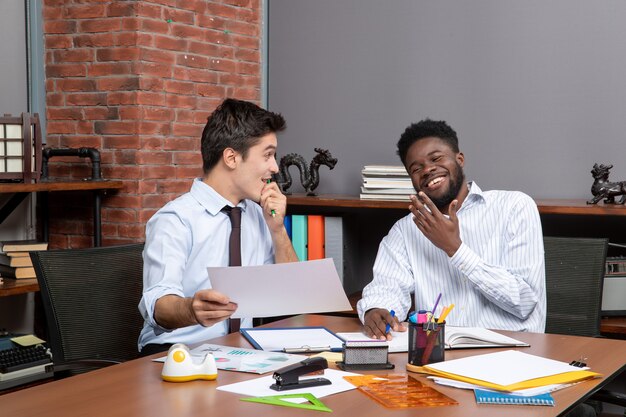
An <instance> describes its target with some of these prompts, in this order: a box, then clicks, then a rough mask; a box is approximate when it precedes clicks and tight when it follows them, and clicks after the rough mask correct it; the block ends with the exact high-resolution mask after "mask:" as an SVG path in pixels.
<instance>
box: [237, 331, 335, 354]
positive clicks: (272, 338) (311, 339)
mask: <svg viewBox="0 0 626 417" xmlns="http://www.w3.org/2000/svg"><path fill="white" fill-rule="evenodd" d="M240 332H241V334H242V335H243V337H245V338H246V340H247V341H248V342H250V344H251V345H252V346H254V348H255V349H259V350H266V351H274V352H285V353H315V352H327V351H330V352H341V351H342V350H343V343H344V340H343V339H341V338H340V337H339V336H337V335H336V334H335V333H333V332H331V331H330V330H328V329H327V328H326V327H274V328H258V329H253V328H246V329H240Z"/></svg>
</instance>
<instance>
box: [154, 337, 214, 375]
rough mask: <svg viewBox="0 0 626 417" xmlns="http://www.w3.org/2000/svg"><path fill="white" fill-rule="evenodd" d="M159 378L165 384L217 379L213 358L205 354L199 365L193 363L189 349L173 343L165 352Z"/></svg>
mask: <svg viewBox="0 0 626 417" xmlns="http://www.w3.org/2000/svg"><path fill="white" fill-rule="evenodd" d="M161 378H162V379H163V381H167V382H188V381H194V380H196V379H204V380H207V381H213V380H215V379H217V367H216V366H215V358H214V357H213V355H211V354H210V353H207V354H206V355H204V358H203V359H202V361H201V362H200V363H194V362H193V359H192V356H191V352H189V348H188V347H187V346H186V345H184V344H182V343H175V344H173V345H172V346H171V347H170V348H169V350H168V351H167V358H166V359H165V363H164V364H163V370H162V371H161Z"/></svg>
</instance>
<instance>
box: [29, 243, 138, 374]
mask: <svg viewBox="0 0 626 417" xmlns="http://www.w3.org/2000/svg"><path fill="white" fill-rule="evenodd" d="M143 246H144V245H143V243H139V244H131V245H123V246H109V247H98V248H90V249H68V250H54V251H42V252H31V253H30V257H31V259H32V261H33V266H34V267H35V271H36V273H37V280H38V282H39V287H40V291H41V298H42V304H43V307H44V312H45V316H46V324H47V331H48V341H49V346H50V349H51V351H52V358H53V362H54V375H55V377H64V376H68V375H73V374H77V373H82V372H86V371H88V370H91V369H94V368H99V367H103V366H108V365H112V364H115V363H120V362H123V361H126V360H129V359H134V358H136V357H137V356H138V352H137V339H138V337H139V332H140V331H141V328H142V325H143V318H142V317H141V315H140V314H139V310H138V309H137V305H138V304H139V300H140V299H141V294H142V286H143V279H142V272H143V259H142V251H143Z"/></svg>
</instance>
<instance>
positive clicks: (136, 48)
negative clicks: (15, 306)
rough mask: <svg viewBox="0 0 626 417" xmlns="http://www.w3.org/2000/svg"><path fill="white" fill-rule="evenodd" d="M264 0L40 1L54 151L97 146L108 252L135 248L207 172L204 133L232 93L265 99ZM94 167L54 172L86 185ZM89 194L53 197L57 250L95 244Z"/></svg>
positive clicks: (71, 164)
mask: <svg viewBox="0 0 626 417" xmlns="http://www.w3.org/2000/svg"><path fill="white" fill-rule="evenodd" d="M260 1H261V0H225V1H204V0H144V1H140V0H137V1H131V0H129V1H121V0H117V1H107V0H44V8H43V16H44V33H45V62H46V68H45V71H46V104H47V119H48V124H47V144H48V145H49V146H51V147H72V148H76V147H82V146H88V147H95V148H97V149H98V150H100V152H101V157H102V174H103V177H104V178H106V179H120V180H123V181H124V188H123V190H121V191H119V192H116V193H113V194H112V195H107V196H105V197H104V199H103V210H102V234H103V245H111V244H121V243H127V242H133V241H139V240H142V239H143V238H144V228H145V223H146V221H147V220H148V219H149V218H150V217H151V216H152V215H153V214H154V212H155V211H156V210H158V209H159V208H160V207H161V206H163V205H164V204H165V203H166V202H168V201H170V200H172V199H173V198H175V197H177V196H178V195H180V194H181V193H184V192H186V191H187V190H188V189H189V187H190V184H191V179H192V178H194V177H197V176H200V175H201V174H202V160H201V156H200V135H201V132H202V128H203V127H204V124H205V122H206V118H207V116H208V115H209V113H211V111H212V110H213V109H214V108H215V107H216V105H217V104H219V103H220V102H221V101H222V100H223V99H224V98H225V97H236V98H240V99H245V100H252V101H255V102H257V103H258V102H259V99H260V85H261V66H260V59H261V57H260V55H261V53H260V43H261V42H260V33H261V19H262V16H261V4H260ZM90 170H91V167H90V166H89V162H88V160H86V161H80V160H77V159H72V158H64V159H61V158H54V159H53V160H52V164H51V168H50V175H51V176H52V177H55V178H73V179H76V178H84V177H88V176H89V175H90V172H91V171H90ZM91 214H92V206H91V198H89V196H88V195H85V194H80V193H66V194H57V193H52V194H51V195H50V247H51V248H67V247H86V246H90V245H91V244H92V238H93V237H92V232H93V226H92V216H91Z"/></svg>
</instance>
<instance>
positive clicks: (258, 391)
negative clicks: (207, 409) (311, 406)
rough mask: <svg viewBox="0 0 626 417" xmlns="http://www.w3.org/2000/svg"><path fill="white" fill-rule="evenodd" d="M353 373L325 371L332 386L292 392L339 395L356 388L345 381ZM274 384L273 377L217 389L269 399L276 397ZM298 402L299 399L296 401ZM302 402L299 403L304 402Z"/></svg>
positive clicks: (300, 389) (221, 386)
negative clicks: (268, 397)
mask: <svg viewBox="0 0 626 417" xmlns="http://www.w3.org/2000/svg"><path fill="white" fill-rule="evenodd" d="M354 375H356V374H353V373H351V372H344V371H338V370H336V369H330V368H328V369H325V370H324V378H326V379H328V380H329V381H330V382H331V384H330V385H321V386H318V387H308V388H299V389H294V390H292V391H291V393H293V394H303V393H309V394H313V395H315V396H316V397H317V398H322V397H325V396H327V395H332V394H337V393H339V392H344V391H350V390H353V389H355V388H356V387H355V386H354V385H352V384H351V383H349V382H348V381H346V380H345V379H343V377H344V376H354ZM273 383H274V378H273V377H272V376H271V375H268V376H262V377H258V378H254V379H248V380H246V381H241V382H236V383H234V384H227V385H220V386H218V387H217V390H218V391H226V392H233V393H235V394H240V395H247V396H250V397H267V396H273V395H276V391H274V390H273V389H271V388H270V385H272V384H273ZM294 401H297V399H294ZM303 401H306V400H304V399H303V400H302V401H299V402H303Z"/></svg>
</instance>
